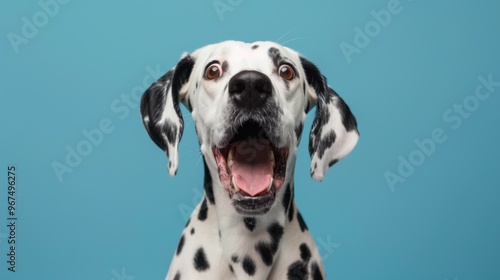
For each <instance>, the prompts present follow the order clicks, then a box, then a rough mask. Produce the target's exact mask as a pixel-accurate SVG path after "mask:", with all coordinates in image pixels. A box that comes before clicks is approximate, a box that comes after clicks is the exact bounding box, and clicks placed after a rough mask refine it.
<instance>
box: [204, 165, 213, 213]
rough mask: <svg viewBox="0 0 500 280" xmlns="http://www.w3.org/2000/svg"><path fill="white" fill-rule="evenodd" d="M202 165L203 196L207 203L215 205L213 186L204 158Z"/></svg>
mask: <svg viewBox="0 0 500 280" xmlns="http://www.w3.org/2000/svg"><path fill="white" fill-rule="evenodd" d="M203 165H204V169H205V170H204V172H205V178H204V182H203V187H204V189H205V194H206V196H207V198H208V201H209V202H210V203H211V204H215V196H214V189H213V184H212V176H210V169H208V166H207V163H206V161H205V158H203Z"/></svg>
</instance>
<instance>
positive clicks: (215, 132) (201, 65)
mask: <svg viewBox="0 0 500 280" xmlns="http://www.w3.org/2000/svg"><path fill="white" fill-rule="evenodd" d="M180 102H182V103H183V104H184V105H185V106H186V107H187V108H188V110H189V111H190V112H191V114H192V116H193V119H194V121H195V124H196V132H197V134H198V138H199V141H200V144H201V152H202V154H203V156H204V158H205V161H206V163H207V166H208V167H209V169H210V171H211V173H212V174H213V175H218V176H214V180H219V184H214V187H215V186H217V185H218V186H220V187H219V188H221V189H223V190H221V191H223V192H224V193H227V194H228V196H229V197H230V199H231V200H232V202H233V205H234V206H235V208H236V211H237V212H238V213H240V214H245V215H246V214H263V213H266V212H267V211H269V209H270V208H271V207H272V205H273V204H274V202H275V201H276V197H277V196H282V195H283V193H284V191H282V189H284V188H283V186H284V185H286V184H288V183H289V182H290V181H291V177H292V174H293V168H294V164H295V155H296V150H297V146H298V144H299V141H300V135H301V133H302V128H303V124H304V120H305V117H306V114H307V112H309V111H310V110H311V109H312V108H313V107H314V106H316V115H315V119H314V122H313V125H312V127H311V131H310V134H309V153H310V155H311V159H312V162H311V176H312V177H313V178H314V179H315V180H317V181H321V180H322V178H323V176H324V174H325V172H326V170H327V169H328V168H329V167H330V166H331V165H333V164H334V163H336V162H337V161H338V160H340V159H341V158H343V157H344V156H346V155H347V154H348V153H349V152H350V151H351V150H352V149H353V148H354V146H355V145H356V143H357V141H358V137H359V134H358V131H357V127H356V126H357V124H356V119H355V117H354V116H353V114H352V113H351V111H350V109H349V107H348V106H347V105H346V104H345V103H344V101H343V100H342V98H340V97H339V96H338V95H337V94H336V93H335V91H334V90H332V89H331V88H330V87H329V86H328V85H327V82H326V78H325V77H324V76H323V75H322V74H321V72H320V71H319V70H318V68H317V67H316V66H315V65H314V64H313V63H311V62H310V61H308V60H307V59H305V58H303V57H302V56H300V55H299V54H298V53H297V52H295V51H293V50H291V49H289V48H287V47H283V46H281V45H278V44H276V43H273V42H256V43H252V44H247V43H243V42H236V41H226V42H222V43H219V44H213V45H208V46H205V47H203V48H200V49H198V50H196V51H194V52H193V53H190V54H185V55H183V57H182V58H181V60H180V61H179V63H178V64H177V65H176V66H175V67H174V68H173V69H172V70H170V71H169V72H168V73H166V74H165V75H164V76H163V77H161V78H160V79H159V80H158V81H156V82H155V83H154V84H153V85H152V86H151V87H150V88H149V89H148V90H147V91H146V92H145V94H144V96H143V98H142V103H141V113H142V117H143V121H144V126H145V127H146V129H147V131H148V133H149V135H150V137H151V138H152V139H153V141H154V142H155V143H156V144H157V145H158V146H159V147H160V148H161V149H163V150H164V151H166V153H167V156H168V158H169V162H168V170H169V173H170V175H175V174H176V172H177V168H178V163H179V157H178V145H179V141H180V139H181V137H182V131H183V118H182V115H181V111H180V108H179V103H180Z"/></svg>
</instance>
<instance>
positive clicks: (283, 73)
mask: <svg viewBox="0 0 500 280" xmlns="http://www.w3.org/2000/svg"><path fill="white" fill-rule="evenodd" d="M278 72H279V74H280V77H281V78H283V79H285V80H288V81H290V80H292V79H293V78H295V71H293V68H292V66H290V65H287V64H283V65H281V66H280V68H279V70H278Z"/></svg>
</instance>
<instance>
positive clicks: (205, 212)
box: [198, 198, 208, 221]
mask: <svg viewBox="0 0 500 280" xmlns="http://www.w3.org/2000/svg"><path fill="white" fill-rule="evenodd" d="M207 216H208V206H207V199H206V198H203V202H202V203H201V207H200V212H198V220H200V221H204V220H206V219H207Z"/></svg>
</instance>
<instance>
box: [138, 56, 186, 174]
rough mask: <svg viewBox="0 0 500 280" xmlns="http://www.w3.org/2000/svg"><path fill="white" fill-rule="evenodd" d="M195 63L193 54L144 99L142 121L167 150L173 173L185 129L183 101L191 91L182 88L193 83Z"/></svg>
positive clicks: (153, 86) (181, 62)
mask: <svg viewBox="0 0 500 280" xmlns="http://www.w3.org/2000/svg"><path fill="white" fill-rule="evenodd" d="M194 62H195V60H194V58H193V57H192V56H190V55H185V56H184V57H183V58H182V59H181V60H180V61H179V63H177V65H176V66H175V67H174V68H173V69H172V70H170V71H168V72H167V73H166V74H165V75H163V76H162V77H161V78H160V79H158V81H156V82H154V83H153V84H152V85H151V86H150V87H149V88H148V89H147V90H146V92H145V93H144V95H143V96H142V100H141V115H142V121H143V123H144V126H145V127H146V130H147V131H148V134H149V136H150V137H151V139H153V141H154V142H155V143H156V145H158V147H160V148H161V149H162V150H164V151H165V152H166V154H167V157H168V159H169V161H168V172H169V173H170V175H171V176H175V174H176V173H177V168H178V165H179V155H178V145H179V141H180V140H181V138H182V131H183V129H184V120H183V118H182V114H181V110H180V108H179V100H183V99H184V98H185V95H186V94H187V90H184V92H182V90H183V86H184V85H185V84H187V83H188V82H189V77H190V76H191V71H192V70H193V66H194Z"/></svg>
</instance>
